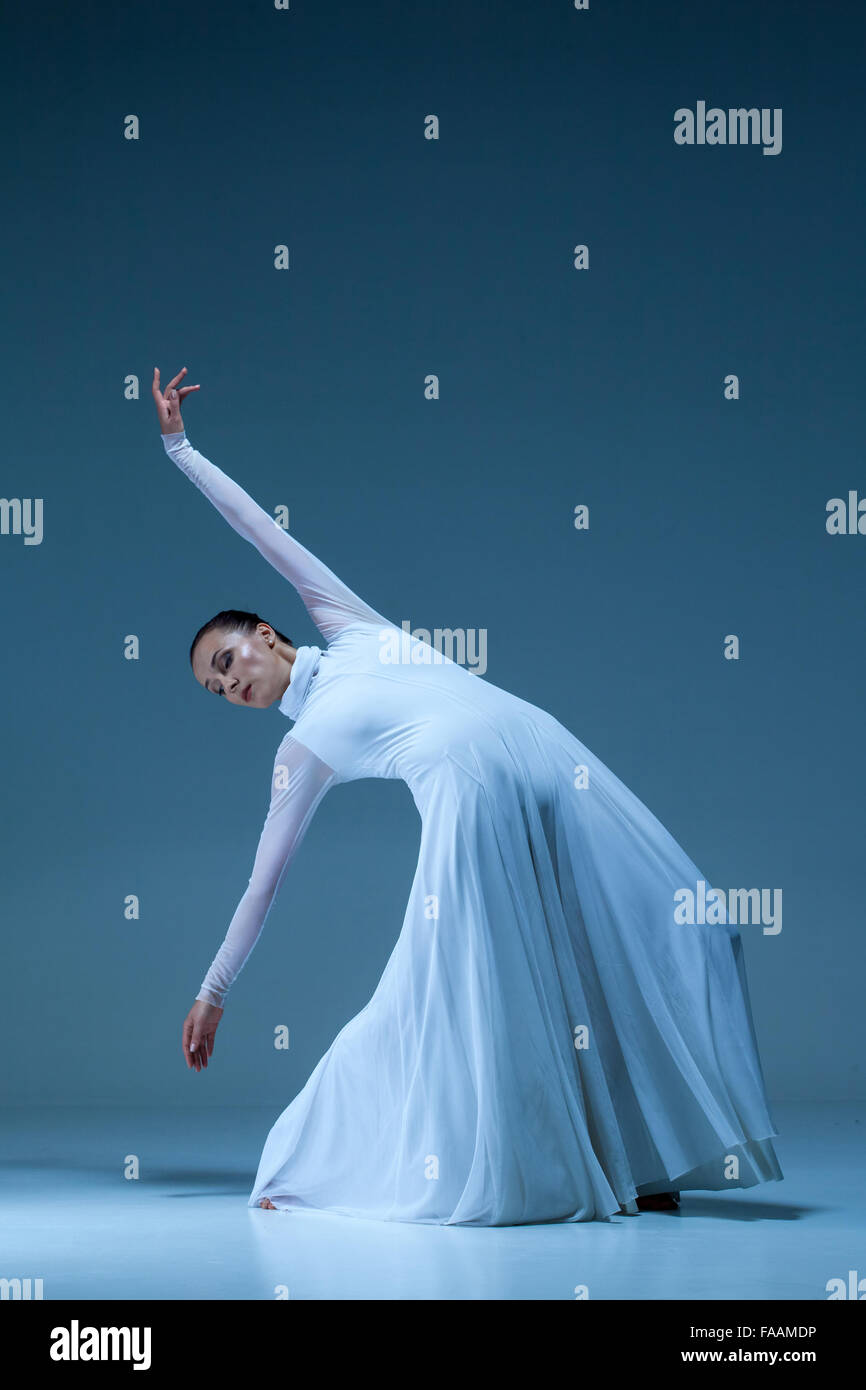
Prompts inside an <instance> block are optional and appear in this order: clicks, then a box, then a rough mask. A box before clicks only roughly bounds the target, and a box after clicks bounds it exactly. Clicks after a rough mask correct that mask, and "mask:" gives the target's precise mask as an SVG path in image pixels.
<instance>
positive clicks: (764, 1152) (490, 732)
mask: <svg viewBox="0 0 866 1390" xmlns="http://www.w3.org/2000/svg"><path fill="white" fill-rule="evenodd" d="M185 373H186V368H184V369H183V371H181V372H180V373H178V375H177V376H176V377H175V378H174V379H173V380H172V381H171V382H170V383H169V386H168V387H167V388H166V391H165V393H164V394H163V392H162V391H161V390H160V385H159V372H158V371H155V372H154V382H153V394H154V399H155V401H156V406H157V411H158V415H159V420H160V427H161V429H162V434H163V444H164V446H165V449H166V452H167V453H168V455H169V457H170V458H172V459H173V461H174V462H175V463H176V464H177V466H178V467H179V468H180V469H182V471H183V472H184V473H185V474H186V475H187V477H189V478H190V479H191V480H192V482H193V483H195V485H196V486H197V487H198V488H199V489H200V490H201V491H202V492H203V493H204V495H205V496H206V497H207V498H208V499H209V500H210V501H211V502H212V503H213V505H214V506H215V507H216V508H217V509H218V510H219V511H220V512H221V513H222V515H223V516H224V517H225V518H226V520H227V521H228V522H229V523H230V525H231V526H232V527H233V528H234V529H235V530H236V531H237V532H238V534H239V535H241V536H243V537H244V538H245V539H246V540H248V541H250V542H251V543H252V544H253V545H254V546H256V548H257V549H258V550H259V551H260V552H261V554H262V555H263V556H264V557H265V559H267V560H268V561H269V562H270V563H271V564H272V565H273V566H274V568H275V569H276V570H277V571H278V572H279V573H280V574H281V575H283V576H284V577H285V578H286V579H287V580H288V581H289V583H290V584H292V585H293V587H294V588H295V590H296V591H297V592H298V594H299V595H300V597H301V599H302V600H303V602H304V604H305V605H306V608H307V610H308V612H309V614H310V616H311V618H312V619H313V622H314V623H315V624H316V627H317V628H318V630H319V632H320V633H321V634H322V638H323V640H324V643H325V646H324V647H321V648H320V647H318V646H301V647H297V648H296V647H295V646H294V645H293V644H292V643H291V642H290V641H289V640H288V639H287V638H286V637H284V636H283V634H282V633H280V632H279V631H278V630H277V629H275V628H274V627H272V626H271V625H270V624H268V623H266V622H264V621H263V620H262V619H260V618H258V616H257V615H256V614H247V613H241V612H235V611H230V612H229V611H227V612H224V613H223V614H219V615H217V617H216V618H215V619H213V620H211V622H210V623H208V624H206V625H205V627H204V628H202V629H201V631H200V632H199V633H198V634H197V636H196V639H195V641H194V643H193V648H192V651H191V663H192V667H193V672H194V675H195V676H196V679H197V680H198V681H199V683H200V684H201V685H203V686H204V687H205V689H207V690H208V691H210V692H212V693H214V694H215V695H216V696H218V697H219V698H221V699H226V700H228V701H229V702H230V703H233V704H238V705H245V706H248V707H250V708H253V709H265V708H268V707H270V706H272V705H278V707H279V709H280V711H281V712H282V713H283V714H284V715H286V716H287V717H288V718H289V719H290V720H292V721H293V727H292V729H291V732H290V733H287V734H286V735H285V737H284V738H283V740H282V742H281V743H280V745H279V748H278V749H277V753H276V757H275V760H274V773H273V780H272V786H271V798H270V808H269V810H268V813H267V818H266V820H265V823H264V828H263V830H262V834H261V840H260V843H259V847H258V850H257V853H256V857H255V863H254V865H253V871H252V874H251V876H250V880H249V886H248V888H247V890H246V892H245V893H244V895H243V897H242V899H241V901H240V903H239V905H238V907H237V910H236V912H235V914H234V916H233V918H232V921H231V923H230V925H229V928H228V932H227V935H226V937H225V940H224V942H223V944H222V946H221V947H220V949H219V951H218V953H217V955H216V957H215V959H214V961H213V964H212V965H211V967H210V969H209V970H208V972H207V975H206V976H205V979H204V982H203V984H202V987H201V989H200V990H199V993H198V995H197V998H196V1002H195V1004H194V1005H193V1007H192V1009H191V1011H190V1014H189V1016H188V1018H187V1019H186V1022H185V1024H184V1030H183V1048H184V1054H185V1057H186V1060H187V1064H188V1065H189V1066H191V1067H194V1068H195V1069H196V1070H199V1069H201V1068H202V1067H206V1066H207V1064H208V1058H209V1056H210V1054H211V1052H212V1050H213V1040H214V1034H215V1032H216V1028H217V1025H218V1023H219V1020H220V1018H221V1017H222V1008H223V1004H224V1002H225V997H226V993H227V991H228V989H229V987H230V986H231V984H232V982H233V981H234V980H235V978H236V977H237V975H238V972H239V971H240V969H241V967H242V966H243V964H244V962H245V960H246V959H247V957H248V956H249V953H250V951H251V950H252V948H253V946H254V944H255V942H256V941H257V939H258V937H259V934H260V932H261V929H262V926H263V925H264V921H265V918H266V916H267V914H268V911H269V908H270V906H271V904H272V902H273V900H274V897H275V895H276V893H277V890H278V888H279V886H280V884H281V882H282V880H283V877H284V874H285V871H286V869H287V867H288V865H289V863H290V862H291V859H292V857H293V856H294V854H295V852H296V850H297V848H298V846H299V845H300V843H301V841H302V839H303V836H304V833H305V831H306V828H307V826H308V825H309V823H310V819H311V817H312V816H313V814H314V812H315V810H316V807H317V806H318V805H319V802H320V801H321V799H322V797H323V796H324V795H325V793H326V792H327V791H328V790H329V789H330V788H331V787H332V786H335V785H336V784H337V783H339V782H347V781H352V780H355V779H357V778H362V777H392V778H401V779H402V780H403V781H405V782H406V783H407V785H408V787H409V789H410V791H411V793H412V796H413V798H414V801H415V805H416V806H417V808H418V811H419V813H420V815H421V822H422V830H421V845H420V851H419V856H418V865H417V869H416V872H415V877H414V880H413V883H412V888H411V892H410V895H409V902H408V904H407V907H406V914H405V918H404V921H403V927H402V930H401V932H400V935H399V938H398V940H397V942H396V945H395V946H394V949H393V952H392V954H391V957H390V959H389V960H388V963H387V965H386V967H385V970H384V973H383V975H382V978H381V980H380V981H379V984H378V986H377V988H376V991H375V993H374V994H373V997H372V999H371V1000H370V1002H369V1003H368V1004H367V1005H366V1007H365V1008H364V1009H362V1010H361V1012H360V1013H359V1014H358V1015H357V1016H356V1017H355V1018H353V1019H351V1020H350V1021H349V1022H348V1023H347V1024H346V1026H345V1027H344V1028H343V1029H342V1031H341V1032H340V1033H339V1034H338V1036H337V1037H336V1038H335V1040H334V1042H333V1043H332V1045H331V1047H330V1048H329V1049H328V1051H327V1052H326V1053H325V1055H324V1057H323V1058H322V1059H321V1061H320V1062H319V1063H318V1065H317V1066H316V1068H315V1069H314V1071H313V1073H312V1075H311V1076H310V1078H309V1080H308V1081H307V1083H306V1085H305V1086H304V1087H303V1089H302V1090H301V1091H300V1093H299V1094H298V1095H297V1096H296V1097H295V1099H294V1100H293V1101H292V1102H291V1104H290V1105H289V1106H288V1108H287V1109H285V1110H284V1111H283V1113H282V1114H281V1115H280V1116H279V1118H278V1119H277V1121H276V1123H275V1124H274V1126H273V1128H272V1129H271V1131H270V1133H269V1134H268V1137H267V1140H266V1142H265V1145H264V1150H263V1152H262V1156H261V1160H260V1163H259V1169H258V1173H257V1175H256V1179H255V1183H254V1185H253V1189H252V1192H251V1194H250V1197H249V1205H250V1206H268V1207H271V1208H275V1209H277V1210H282V1211H289V1210H291V1209H292V1208H294V1207H312V1208H318V1209H321V1210H326V1211H331V1212H339V1213H343V1214H346V1215H351V1216H362V1217H373V1218H378V1219H382V1220H396V1221H414V1222H428V1223H448V1224H458V1223H459V1224H470V1225H515V1224H521V1223H526V1222H541V1221H588V1220H594V1219H606V1218H608V1217H609V1216H610V1215H612V1214H614V1213H618V1212H620V1211H622V1210H626V1211H629V1212H635V1211H636V1210H639V1209H641V1208H642V1207H644V1206H652V1205H658V1204H659V1202H661V1204H662V1205H666V1206H675V1205H676V1201H677V1194H678V1192H679V1191H681V1190H684V1189H685V1190H691V1189H715V1190H727V1189H729V1188H734V1187H737V1188H742V1187H751V1186H753V1185H755V1184H756V1183H760V1182H767V1181H777V1180H779V1179H780V1178H781V1176H782V1174H781V1170H780V1168H779V1164H778V1161H777V1159H776V1155H775V1152H774V1149H773V1145H772V1143H771V1138H772V1137H773V1136H774V1135H776V1134H777V1133H778V1131H777V1130H776V1128H775V1126H774V1124H773V1121H772V1119H771V1117H770V1114H769V1110H768V1106H767V1099H766V1095H765V1089H764V1079H763V1076H762V1072H761V1065H760V1060H759V1057H758V1049H757V1042H756V1038H755V1033H754V1027H753V1023H752V1017H751V1011H750V1005H749V997H748V990H747V985H746V978H745V973H744V968H743V957H742V944H741V940H740V935H739V932H738V931H737V930H736V928H735V927H733V926H731V925H729V924H727V923H726V922H724V921H722V922H720V923H715V924H710V923H699V924H696V925H683V924H682V923H681V922H678V921H677V920H676V918H675V908H676V899H675V894H677V893H678V892H680V891H681V890H684V889H689V888H691V889H692V891H695V890H696V886H697V884H698V883H699V882H700V880H701V878H702V875H701V874H700V873H699V871H698V869H697V868H696V866H695V865H694V864H693V863H692V861H691V860H690V859H689V858H688V856H687V855H686V853H685V852H684V851H683V850H682V849H681V848H680V847H679V845H678V844H677V843H676V842H675V841H674V839H673V838H672V837H671V836H670V835H669V833H668V832H667V831H666V830H665V829H664V827H663V826H662V825H661V824H660V823H659V821H658V820H657V819H656V818H655V817H654V816H653V815H652V813H651V812H650V811H649V810H647V808H646V807H645V806H644V805H643V804H642V802H640V801H639V800H638V798H637V797H636V796H634V795H633V794H632V793H631V792H630V791H629V790H628V788H627V787H625V786H624V785H623V783H622V782H620V781H619V780H618V779H617V778H616V777H615V776H614V775H613V773H611V772H610V771H609V770H608V769H607V768H606V767H605V766H604V764H603V763H601V762H600V761H599V760H598V759H597V758H596V757H594V756H593V754H592V753H591V752H590V751H589V749H588V748H586V747H585V746H584V745H583V744H582V743H580V742H579V740H578V739H577V738H575V737H574V735H573V734H571V733H570V732H569V731H568V730H567V729H566V728H564V727H563V725H561V724H560V723H558V722H557V720H556V719H554V718H553V717H552V716H551V715H550V714H547V713H546V712H545V711H544V710H542V709H539V708H538V707H537V706H535V705H532V704H530V703H528V702H527V701H525V700H521V699H518V698H517V697H516V696H514V695H511V694H509V693H508V692H506V691H504V690H501V689H499V688H498V687H497V686H495V685H492V684H491V683H490V682H488V681H485V680H483V679H481V678H480V677H478V676H476V675H474V674H472V673H471V672H470V671H468V670H466V669H464V668H463V667H461V666H459V665H457V664H456V663H454V662H453V661H451V660H449V659H448V658H447V657H445V656H444V655H442V654H440V653H438V652H434V651H433V649H432V648H431V647H430V646H429V645H428V644H427V643H425V642H421V641H419V640H418V639H417V638H411V637H409V636H408V635H407V634H406V633H405V632H403V631H402V630H401V629H400V628H398V627H396V626H395V624H393V623H392V622H391V621H390V620H389V619H387V618H386V617H384V616H383V615H382V614H380V613H377V612H375V611H374V610H373V609H372V608H370V607H369V605H368V604H366V603H365V602H364V601H363V600H362V599H360V598H358V597H357V595H356V594H354V593H353V592H352V591H351V590H350V589H349V588H347V586H346V585H345V584H344V583H343V582H342V581H341V580H339V579H338V578H337V577H336V575H335V574H333V572H332V571H331V570H330V569H328V568H327V566H325V565H324V564H323V563H322V562H321V561H320V560H318V559H316V557H315V556H313V555H311V554H310V552H309V551H308V550H306V549H305V548H304V547H303V546H302V545H301V544H300V543H299V542H298V541H297V540H295V539H294V538H293V537H292V536H290V535H289V534H288V533H287V532H286V531H284V530H283V529H282V528H280V527H279V526H278V525H277V524H276V522H275V521H274V519H273V518H272V517H270V516H269V515H268V513H267V512H265V511H264V510H262V508H261V507H259V506H258V505H257V503H255V502H254V501H253V500H252V498H250V497H249V496H248V494H247V493H246V492H244V490H243V489H242V488H241V487H239V486H238V484H237V483H235V482H233V481H232V479H231V478H229V477H228V476H227V475H226V474H225V473H223V472H221V470H220V469H219V468H217V467H215V465H213V464H212V463H210V462H209V461H208V460H207V459H206V458H204V457H203V456H202V455H201V454H200V453H198V452H197V450H195V449H194V448H193V446H192V445H191V444H190V442H189V441H188V440H187V438H186V434H185V432H184V426H183V421H182V419H181V414H180V407H181V404H182V401H183V400H184V398H185V397H186V395H188V394H189V393H190V392H192V391H196V390H198V389H199V388H198V387H197V386H182V387H181V386H179V383H180V382H181V380H182V378H183V376H184V375H185ZM707 891H708V892H709V891H710V890H707ZM658 1194H671V1195H670V1196H666V1197H665V1196H663V1197H661V1198H659V1196H658Z"/></svg>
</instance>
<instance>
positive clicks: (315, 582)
mask: <svg viewBox="0 0 866 1390" xmlns="http://www.w3.org/2000/svg"><path fill="white" fill-rule="evenodd" d="M185 371H186V368H184V372H185ZM182 375H183V373H180V374H179V376H178V377H175V378H174V381H175V382H176V381H178V380H179V379H180V377H181V376H182ZM197 389H198V388H197V387H182V388H181V392H183V393H186V392H188V391H192V390H197ZM172 390H174V384H173V383H172V384H171V389H169V388H168V387H167V388H166V396H165V397H163V396H162V395H161V393H160V392H159V372H158V371H155V376H154V396H155V397H156V398H157V407H158V410H159V416H160V426H161V427H162V442H163V444H164V446H165V450H166V453H167V454H168V455H169V457H170V458H171V459H173V460H174V462H175V463H176V464H177V466H178V468H180V469H181V470H182V471H183V472H184V473H185V474H186V475H187V477H188V478H189V479H190V480H191V481H192V482H193V483H195V485H196V487H197V488H199V490H200V491H201V492H203V493H204V495H205V497H207V499H208V501H210V502H212V503H213V505H214V506H215V507H216V509H217V511H218V512H220V513H221V515H222V516H224V517H225V519H226V521H227V522H228V523H229V525H230V526H232V527H233V528H234V530H235V531H237V533H238V535H240V536H243V538H244V540H247V541H249V542H250V544H251V545H254V546H255V547H256V549H257V550H258V551H259V553H260V554H261V555H263V556H264V558H265V559H266V560H267V561H268V562H269V563H270V564H271V565H273V567H274V569H275V570H277V572H278V573H279V574H281V575H282V576H283V578H284V579H288V581H289V583H290V584H292V585H293V586H294V588H295V589H296V590H297V592H298V593H299V595H300V597H301V599H302V600H303V603H304V605H305V607H306V609H307V612H308V613H309V615H310V617H311V618H312V620H313V622H314V623H315V624H316V627H317V628H318V629H319V631H320V632H321V634H322V636H323V637H324V638H325V641H326V642H332V641H333V640H334V638H335V637H338V636H339V634H340V633H341V632H342V631H343V630H344V628H346V627H349V626H350V625H351V624H353V623H358V622H362V623H370V624H372V625H374V626H376V627H391V626H393V624H392V623H391V622H390V621H389V620H388V619H387V618H384V617H383V616H382V614H381V613H377V612H376V610H375V609H373V608H371V607H370V605H369V604H368V603H365V602H364V600H363V599H360V598H359V597H358V595H357V594H355V593H353V591H352V590H351V589H350V588H349V587H348V585H346V584H344V583H343V581H342V580H341V579H338V578H337V576H336V575H335V574H334V573H333V571H332V570H330V569H328V566H327V565H325V564H323V563H322V561H321V560H318V559H317V558H316V556H315V555H313V554H312V553H311V552H310V551H309V550H307V549H306V548H305V547H304V546H303V545H301V543H300V542H299V541H296V540H295V538H294V537H293V536H291V535H289V533H288V532H287V531H284V530H283V528H282V527H281V526H280V525H279V524H278V523H277V522H276V521H275V520H274V518H273V517H272V516H269V514H268V513H267V512H266V511H264V509H263V508H262V507H260V506H259V504H258V503H257V502H254V501H253V499H252V497H250V496H249V494H248V493H246V492H245V491H244V489H243V488H242V487H241V486H240V485H239V484H238V483H236V482H234V481H233V480H232V479H231V478H230V477H228V475H227V474H226V473H223V472H222V470H221V469H219V468H217V467H216V465H215V464H213V463H211V462H210V461H209V460H208V459H206V458H205V457H204V456H203V455H202V454H200V453H199V452H198V450H197V449H194V448H193V446H192V444H190V442H189V440H188V439H187V437H186V432H185V430H184V427H183V421H182V420H181V418H180V410H179V405H175V407H174V411H173V412H172V403H173V402H174V401H176V400H177V398H178V397H179V395H180V393H179V392H178V391H176V390H174V396H173V397H172V395H171V391H172ZM160 405H161V408H160Z"/></svg>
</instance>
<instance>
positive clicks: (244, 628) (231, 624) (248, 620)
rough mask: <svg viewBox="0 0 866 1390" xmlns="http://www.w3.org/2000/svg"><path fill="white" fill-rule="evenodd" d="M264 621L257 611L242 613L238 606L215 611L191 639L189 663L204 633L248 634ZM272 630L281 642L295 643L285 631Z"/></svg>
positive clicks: (269, 624) (290, 644) (265, 620)
mask: <svg viewBox="0 0 866 1390" xmlns="http://www.w3.org/2000/svg"><path fill="white" fill-rule="evenodd" d="M264 622H267V618H260V617H259V615H258V613H244V612H243V611H242V610H241V609H240V608H224V609H223V611H222V613H217V615H216V617H215V618H211V620H210V622H208V623H205V625H204V627H200V628H199V630H198V632H197V633H196V635H195V637H194V638H193V639H192V646H191V647H190V649H189V662H190V665H192V658H193V652H194V651H195V649H196V644H197V643H198V642H199V641H200V640H201V638H202V637H204V636H205V634H206V633H208V632H242V633H244V634H245V635H248V634H249V633H251V632H255V630H256V628H257V627H258V625H259V623H264ZM268 626H269V627H273V623H268ZM274 632H276V634H277V636H278V637H279V639H280V641H281V642H288V644H289V646H290V647H293V646H294V645H295V644H294V642H293V641H292V639H291V637H287V636H286V635H285V633H284V632H280V631H279V629H278V628H274Z"/></svg>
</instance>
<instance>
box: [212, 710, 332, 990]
mask: <svg viewBox="0 0 866 1390" xmlns="http://www.w3.org/2000/svg"><path fill="white" fill-rule="evenodd" d="M335 778H336V773H335V772H334V771H333V769H332V768H330V767H328V765H327V763H323V762H322V760H321V759H320V758H317V757H316V755H315V753H312V752H310V750H309V749H308V748H306V747H305V746H304V745H303V744H302V743H299V742H298V740H297V739H296V738H294V737H293V736H292V735H291V734H287V735H286V737H285V738H284V739H283V741H282V743H281V744H280V746H279V748H278V750H277V756H276V758H275V760H274V772H273V778H272V782H271V804H270V807H269V810H268V814H267V817H266V819H265V823H264V827H263V829H262V833H261V837H260V839H259V845H258V849H257V851H256V857H255V862H254V864H253V871H252V874H251V875H250V879H249V883H248V885H247V889H246V891H245V893H244V895H243V897H242V898H241V900H240V902H239V903H238V905H237V908H236V910H235V914H234V916H233V917H232V920H231V922H230V923H229V928H228V931H227V933H226V937H225V940H224V941H223V944H222V945H221V946H220V948H219V950H218V951H217V953H216V956H215V957H214V960H213V963H212V964H211V967H210V969H209V970H208V972H207V974H206V975H205V977H204V980H203V981H202V986H201V989H200V990H199V992H198V994H197V996H196V998H197V999H199V1000H200V1001H201V1002H202V1003H206V1004H215V1005H217V1006H218V1007H219V1008H222V1007H223V1003H224V1001H225V997H226V995H227V993H228V991H229V989H230V988H231V985H232V984H233V982H234V981H235V980H236V979H237V977H238V975H239V974H240V972H241V970H242V969H243V967H244V965H245V964H246V962H247V959H248V958H249V955H250V952H251V951H252V949H253V947H254V946H255V944H256V942H257V941H258V939H259V937H260V936H261V933H262V928H263V927H264V925H265V919H266V918H267V915H268V913H269V911H270V909H271V905H272V903H273V901H274V899H275V897H276V895H277V891H278V889H279V887H280V884H281V883H282V881H283V878H284V876H285V873H286V870H287V868H288V867H289V864H290V863H291V862H292V859H293V858H294V856H295V852H296V850H297V849H298V846H299V845H300V843H301V841H302V840H303V838H304V835H305V834H306V830H307V826H308V825H309V824H310V821H311V820H312V818H313V815H314V813H315V810H316V807H317V806H318V804H319V802H320V801H321V799H322V797H323V796H324V795H325V792H326V791H327V790H328V788H329V787H330V786H331V784H332V783H333V781H334V780H335Z"/></svg>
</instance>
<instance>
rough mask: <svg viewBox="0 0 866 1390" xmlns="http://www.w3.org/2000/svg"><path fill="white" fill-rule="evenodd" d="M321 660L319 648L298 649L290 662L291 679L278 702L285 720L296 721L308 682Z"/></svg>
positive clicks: (305, 694)
mask: <svg viewBox="0 0 866 1390" xmlns="http://www.w3.org/2000/svg"><path fill="white" fill-rule="evenodd" d="M321 659H322V649H321V647H298V650H297V653H296V655H295V659H294V661H293V662H292V674H291V679H290V681H289V684H288V686H287V687H286V690H285V693H284V695H283V698H282V699H281V700H280V713H281V714H284V715H285V716H286V718H287V719H297V717H298V715H299V714H300V712H301V707H302V706H303V703H304V700H305V699H306V696H307V690H308V689H309V685H310V681H311V680H312V679H313V676H314V675H315V674H316V672H317V671H318V669H319V662H320V661H321Z"/></svg>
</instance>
